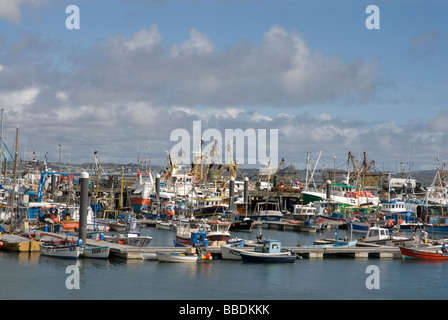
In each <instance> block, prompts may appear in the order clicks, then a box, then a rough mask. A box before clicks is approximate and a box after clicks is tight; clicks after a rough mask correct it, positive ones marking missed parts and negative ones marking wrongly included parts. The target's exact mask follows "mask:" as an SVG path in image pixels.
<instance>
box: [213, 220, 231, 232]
mask: <svg viewBox="0 0 448 320" xmlns="http://www.w3.org/2000/svg"><path fill="white" fill-rule="evenodd" d="M209 226H210V231H209V232H228V231H229V229H230V226H231V223H230V222H224V221H210V222H209Z"/></svg>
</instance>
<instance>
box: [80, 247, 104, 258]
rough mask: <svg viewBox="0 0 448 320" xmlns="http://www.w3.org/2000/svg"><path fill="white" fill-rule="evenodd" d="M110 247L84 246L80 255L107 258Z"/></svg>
mask: <svg viewBox="0 0 448 320" xmlns="http://www.w3.org/2000/svg"><path fill="white" fill-rule="evenodd" d="M109 252H110V247H109V246H102V247H87V246H86V247H84V248H82V256H83V257H86V258H96V259H107V258H108V257H109Z"/></svg>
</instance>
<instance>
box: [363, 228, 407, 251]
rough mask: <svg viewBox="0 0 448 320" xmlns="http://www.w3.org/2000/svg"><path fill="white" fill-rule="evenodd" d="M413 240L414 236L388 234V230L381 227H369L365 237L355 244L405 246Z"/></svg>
mask: <svg viewBox="0 0 448 320" xmlns="http://www.w3.org/2000/svg"><path fill="white" fill-rule="evenodd" d="M414 241H415V239H414V237H400V236H393V235H391V234H390V230H389V229H386V228H381V227H377V226H374V227H370V228H369V230H368V231H367V235H366V236H365V238H363V239H361V240H359V241H358V243H357V246H366V245H372V244H373V245H383V246H395V247H398V246H405V245H406V244H411V243H413V242H414Z"/></svg>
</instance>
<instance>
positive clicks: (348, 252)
mask: <svg viewBox="0 0 448 320" xmlns="http://www.w3.org/2000/svg"><path fill="white" fill-rule="evenodd" d="M87 245H89V246H97V247H101V246H104V245H107V246H109V247H110V255H111V256H112V257H117V258H122V259H143V258H142V253H143V254H145V253H154V254H155V253H156V252H160V251H163V252H184V251H185V248H183V247H174V246H173V247H151V246H148V247H134V246H128V245H124V244H118V243H109V242H105V241H96V240H92V239H87ZM283 248H284V249H287V250H291V251H293V252H295V253H296V254H298V255H300V256H301V257H302V258H305V259H308V258H323V259H325V258H373V259H378V258H388V259H401V253H400V249H399V248H398V247H390V246H375V245H372V246H362V247H283ZM207 252H210V253H211V254H212V256H213V257H214V258H215V259H220V258H221V247H220V246H208V247H207Z"/></svg>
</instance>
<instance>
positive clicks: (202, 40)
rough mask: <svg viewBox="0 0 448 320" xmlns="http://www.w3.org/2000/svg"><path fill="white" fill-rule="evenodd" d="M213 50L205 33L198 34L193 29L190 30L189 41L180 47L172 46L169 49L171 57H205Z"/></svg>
mask: <svg viewBox="0 0 448 320" xmlns="http://www.w3.org/2000/svg"><path fill="white" fill-rule="evenodd" d="M214 50H215V47H214V45H213V44H212V43H211V42H210V40H209V38H208V35H207V34H206V33H202V32H199V31H198V30H196V29H195V28H192V29H191V30H190V39H188V40H187V41H185V42H184V43H182V44H181V45H180V47H179V46H178V45H176V44H175V45H173V47H172V48H171V56H172V57H174V58H175V57H177V56H178V55H182V54H183V55H193V54H197V55H200V56H201V55H207V54H210V53H212V52H213V51H214Z"/></svg>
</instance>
